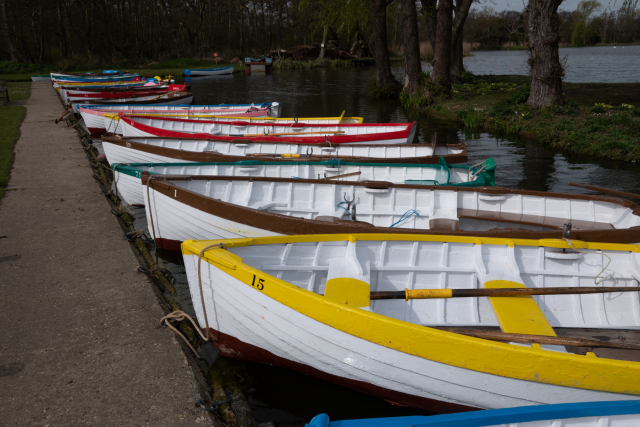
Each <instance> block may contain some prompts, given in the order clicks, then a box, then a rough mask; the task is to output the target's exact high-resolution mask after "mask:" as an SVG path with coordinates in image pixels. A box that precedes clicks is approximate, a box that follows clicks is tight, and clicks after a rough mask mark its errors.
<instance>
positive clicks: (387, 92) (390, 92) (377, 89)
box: [367, 80, 402, 99]
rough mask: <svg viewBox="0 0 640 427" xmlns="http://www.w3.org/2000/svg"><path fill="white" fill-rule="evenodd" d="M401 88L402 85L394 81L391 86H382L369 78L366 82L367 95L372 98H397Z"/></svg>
mask: <svg viewBox="0 0 640 427" xmlns="http://www.w3.org/2000/svg"><path fill="white" fill-rule="evenodd" d="M401 90H402V85H401V84H400V83H398V82H397V81H395V85H393V87H387V88H385V87H383V86H382V85H380V84H379V83H378V81H377V80H371V81H370V82H369V83H368V84H367V96H368V97H369V98H372V99H382V98H397V97H398V95H399V94H400V91H401Z"/></svg>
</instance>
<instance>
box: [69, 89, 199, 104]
mask: <svg viewBox="0 0 640 427" xmlns="http://www.w3.org/2000/svg"><path fill="white" fill-rule="evenodd" d="M188 91H189V86H188V85H157V86H138V87H127V88H104V89H102V88H101V89H85V88H79V89H72V88H62V87H61V88H60V96H62V99H63V100H64V101H65V103H67V102H69V101H72V102H74V101H84V100H89V101H92V100H100V101H103V100H111V99H113V100H117V101H118V102H119V100H120V99H123V98H127V99H141V98H144V97H150V98H153V97H157V96H159V95H164V94H167V93H176V92H188Z"/></svg>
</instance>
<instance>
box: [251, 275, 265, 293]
mask: <svg viewBox="0 0 640 427" xmlns="http://www.w3.org/2000/svg"><path fill="white" fill-rule="evenodd" d="M251 286H253V287H254V288H256V289H257V290H259V291H261V290H263V289H264V279H263V278H261V277H258V282H257V283H256V275H255V274H254V275H253V282H251Z"/></svg>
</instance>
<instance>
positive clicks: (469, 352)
mask: <svg viewBox="0 0 640 427" xmlns="http://www.w3.org/2000/svg"><path fill="white" fill-rule="evenodd" d="M407 237H408V236H406V235H392V234H387V235H379V234H330V235H311V236H286V237H268V238H244V239H233V240H224V241H219V240H218V241H211V240H208V241H193V240H188V241H186V242H184V243H183V245H182V254H183V258H184V265H185V270H186V272H187V278H188V281H189V289H190V291H191V297H192V299H193V306H194V309H195V312H196V315H197V319H198V323H199V324H200V326H201V327H202V328H203V329H205V330H206V331H207V332H208V333H209V337H210V339H211V341H212V343H213V345H214V346H216V347H217V348H218V350H219V351H220V353H221V354H223V355H225V356H228V357H232V358H239V359H246V360H253V361H259V362H263V363H268V364H273V365H278V366H282V367H286V368H290V369H295V370H299V371H301V372H304V373H306V374H308V375H314V376H317V377H319V378H322V379H325V380H329V381H334V382H336V383H340V384H343V385H345V386H347V387H352V388H354V389H357V390H361V391H364V392H367V393H370V394H374V395H377V396H379V397H382V398H384V399H387V400H389V401H391V402H395V403H398V404H402V405H410V406H416V407H421V408H424V409H427V410H431V411H434V412H453V411H461V410H470V409H474V408H475V409H478V408H480V409H495V408H508V407H516V406H529V405H541V404H552V403H572V402H596V401H614V400H637V399H638V396H640V362H636V361H627V360H628V359H626V360H619V359H617V358H618V357H624V356H623V355H622V353H621V352H624V351H627V352H628V351H631V352H633V351H635V352H637V351H639V350H622V351H621V352H618V353H617V354H616V355H615V357H616V358H615V359H614V358H613V357H611V356H610V357H602V356H601V357H597V356H595V355H594V354H593V353H592V352H591V348H587V349H583V350H582V351H583V352H582V353H581V354H572V353H569V352H567V351H566V350H565V348H564V347H562V346H559V345H546V344H543V345H540V344H537V343H536V341H535V340H541V341H545V339H546V341H550V342H555V341H557V340H556V338H557V339H560V338H561V337H556V336H555V332H554V329H553V328H554V327H556V326H561V327H573V326H582V325H585V324H592V325H601V324H602V322H603V321H604V322H606V323H607V326H609V327H614V328H615V327H623V328H626V327H629V326H633V327H638V321H639V317H638V315H637V310H638V292H637V291H635V292H617V293H615V292H614V293H607V294H590V295H547V296H545V297H544V298H539V297H531V296H527V297H522V296H520V297H491V298H487V297H476V298H448V299H413V298H412V299H409V300H408V301H405V300H404V299H402V300H397V299H396V300H379V299H372V298H370V293H373V292H379V291H403V292H404V290H405V288H407V289H408V290H409V291H411V290H419V289H435V290H439V289H485V288H488V289H497V288H501V287H508V288H516V289H522V288H525V287H526V288H537V287H545V288H553V287H557V286H571V287H574V289H575V287H582V286H594V279H595V278H596V277H597V276H598V275H599V274H600V273H601V270H602V269H603V266H604V265H606V264H607V261H606V257H609V258H611V260H612V261H611V264H610V265H609V266H607V268H606V269H605V273H604V275H603V276H602V277H605V280H603V282H602V284H601V285H600V286H614V287H618V288H619V289H623V287H626V286H634V287H637V286H638V281H639V280H640V274H639V272H640V270H638V262H639V261H640V247H639V246H635V245H620V244H609V243H586V242H579V246H580V248H581V251H582V252H580V253H579V254H578V255H579V256H576V253H575V252H573V250H572V249H571V247H570V246H569V245H568V243H567V242H566V241H563V240H553V239H548V240H541V241H539V240H518V239H516V240H514V239H496V238H481V237H471V236H470V237H459V236H434V235H431V236H426V235H423V236H411V238H407ZM221 243H222V244H223V245H224V247H220V244H221ZM575 244H578V242H575ZM214 245H215V246H214ZM563 249H564V250H565V251H567V252H563ZM200 254H202V259H201V260H200V259H199V256H200ZM562 254H571V255H572V258H569V257H568V255H562ZM559 256H560V257H559ZM563 256H564V258H561V257H563ZM199 266H200V268H199ZM199 277H201V281H200V280H199ZM441 293H442V294H445V293H446V292H441ZM576 299H579V300H580V304H576V303H575V300H576ZM204 309H206V311H205V310H204ZM205 313H206V314H205ZM623 319H626V320H623ZM477 323H481V324H498V325H499V326H500V328H501V329H502V331H503V333H504V334H512V335H516V334H528V335H529V336H533V337H537V338H534V344H511V343H503V342H497V341H490V340H487V339H480V338H474V337H471V336H467V335H462V334H460V333H454V332H453V331H455V329H449V330H447V331H443V330H439V329H434V328H433V327H430V326H429V325H435V326H444V325H458V324H477ZM614 323H615V324H616V325H618V326H613V324H614ZM514 340H515V337H514ZM601 342H602V341H601ZM602 345H607V343H606V342H602ZM585 351H586V352H587V353H586V354H585V353H584V352H585ZM627 357H629V356H627ZM605 425H606V424H605Z"/></svg>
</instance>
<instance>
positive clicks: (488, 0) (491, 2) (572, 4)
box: [473, 0, 623, 12]
mask: <svg viewBox="0 0 640 427" xmlns="http://www.w3.org/2000/svg"><path fill="white" fill-rule="evenodd" d="M527 1H528V0H524V2H523V0H480V1H479V2H477V3H476V2H474V3H475V4H474V6H473V7H483V6H485V5H486V6H489V7H492V8H493V9H495V10H497V11H498V12H500V11H503V10H517V11H519V12H520V11H522V9H524V6H525V3H526V2H527ZM599 1H600V3H602V6H603V8H605V7H607V5H608V6H609V7H610V9H611V10H618V9H620V6H622V1H623V0H599ZM578 3H580V0H564V1H563V2H562V3H561V4H560V8H559V10H567V11H571V12H573V11H574V10H576V7H577V6H578Z"/></svg>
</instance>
